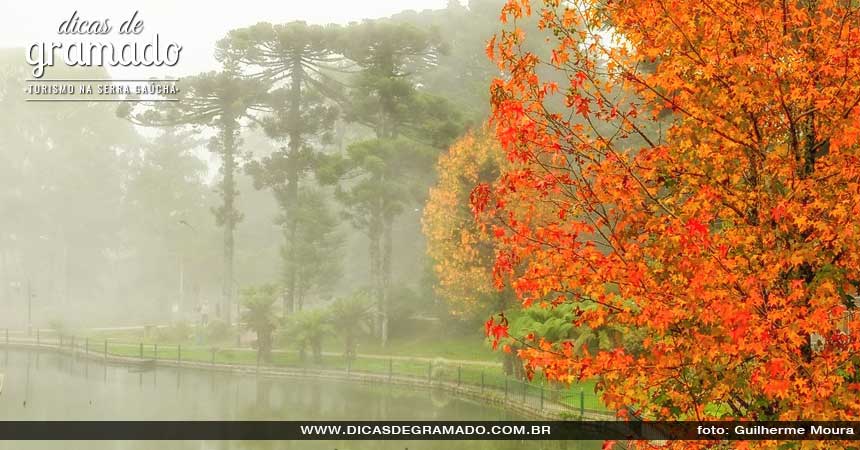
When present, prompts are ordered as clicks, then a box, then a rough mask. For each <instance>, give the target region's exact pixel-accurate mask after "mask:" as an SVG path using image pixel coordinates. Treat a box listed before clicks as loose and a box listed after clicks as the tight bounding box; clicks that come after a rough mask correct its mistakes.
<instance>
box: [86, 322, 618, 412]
mask: <svg viewBox="0 0 860 450" xmlns="http://www.w3.org/2000/svg"><path fill="white" fill-rule="evenodd" d="M77 342H78V343H80V344H81V345H83V342H82V340H78V341H77ZM89 348H90V350H89V351H90V352H91V353H96V354H99V353H103V352H104V341H95V340H94V339H93V338H90V347H89ZM179 351H180V347H179V346H177V345H165V344H155V343H150V344H144V345H143V346H141V345H140V344H139V343H138V344H135V343H130V342H119V341H108V354H110V355H112V356H124V357H134V358H139V357H141V356H142V357H143V358H144V359H156V358H157V359H159V360H170V361H175V360H177V359H178V357H179V356H180V355H179ZM181 352H182V353H181V358H182V359H181V360H182V361H183V362H198V363H201V362H202V363H211V362H214V363H216V364H244V365H255V364H256V363H257V354H256V352H255V351H254V350H251V349H247V350H245V349H227V350H224V349H217V348H215V349H214V350H213V348H212V347H207V346H192V345H183V346H181ZM270 364H271V365H274V366H277V367H295V368H308V369H325V370H342V371H346V370H350V371H354V372H365V373H375V374H382V375H386V374H391V375H393V376H411V377H417V378H422V379H431V380H432V381H434V382H449V383H457V384H462V385H470V386H474V387H478V386H481V387H482V389H487V390H488V391H493V390H494V391H495V395H497V396H499V397H502V396H505V397H507V398H508V399H509V400H512V401H520V399H521V401H523V402H528V403H529V404H532V405H533V406H538V402H540V398H541V396H543V398H544V400H545V401H547V402H554V401H557V402H559V403H562V404H565V405H567V406H568V407H570V408H571V409H572V410H578V409H579V408H580V407H584V408H585V409H589V410H602V411H605V410H606V408H605V407H604V406H603V405H602V404H601V402H600V401H599V399H598V398H597V396H596V395H595V394H594V383H593V382H583V383H580V384H577V385H574V386H570V387H563V386H558V385H553V384H549V383H547V382H546V381H544V380H543V379H542V378H541V377H540V376H536V377H535V380H534V381H533V382H531V383H527V382H522V381H519V380H516V379H513V378H511V377H506V376H505V375H504V373H503V372H502V369H501V368H500V367H475V366H470V365H458V364H455V363H447V364H444V365H441V366H440V364H439V363H438V362H432V361H430V362H428V361H423V360H408V359H406V360H404V359H380V358H362V357H359V358H357V359H355V360H354V361H352V363H351V364H349V367H347V363H346V360H345V359H344V358H342V357H340V356H333V355H324V356H323V357H322V360H321V361H320V362H315V361H312V360H310V355H309V359H308V360H306V361H301V360H300V359H299V355H298V353H296V352H278V351H276V352H274V353H273V354H272V362H271V363H270Z"/></svg>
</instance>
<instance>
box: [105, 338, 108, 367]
mask: <svg viewBox="0 0 860 450" xmlns="http://www.w3.org/2000/svg"><path fill="white" fill-rule="evenodd" d="M107 341H108V340H107V339H105V362H107Z"/></svg>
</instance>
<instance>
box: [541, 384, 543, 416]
mask: <svg viewBox="0 0 860 450" xmlns="http://www.w3.org/2000/svg"><path fill="white" fill-rule="evenodd" d="M540 409H541V411H543V385H540Z"/></svg>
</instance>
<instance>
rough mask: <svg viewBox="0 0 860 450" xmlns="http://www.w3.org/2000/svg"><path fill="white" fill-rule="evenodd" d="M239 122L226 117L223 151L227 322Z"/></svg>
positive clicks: (223, 292) (223, 308) (223, 290)
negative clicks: (236, 135)
mask: <svg viewBox="0 0 860 450" xmlns="http://www.w3.org/2000/svg"><path fill="white" fill-rule="evenodd" d="M236 127H237V124H236V122H235V120H233V119H227V118H225V119H224V129H223V130H222V132H223V133H224V136H223V139H224V142H223V144H224V148H223V149H222V151H223V152H224V154H223V159H224V181H223V185H222V193H221V194H222V196H223V197H224V199H223V200H224V210H223V220H224V279H223V283H222V285H221V297H222V302H221V311H219V312H218V313H219V314H218V315H219V317H221V318H223V319H224V321H225V322H227V324H228V325H229V324H231V320H230V312H231V308H232V304H233V252H234V246H235V243H234V241H233V232H234V230H235V228H236V211H235V200H236V182H235V180H234V173H235V171H236V149H235V146H236V139H235V135H234V133H235V132H236Z"/></svg>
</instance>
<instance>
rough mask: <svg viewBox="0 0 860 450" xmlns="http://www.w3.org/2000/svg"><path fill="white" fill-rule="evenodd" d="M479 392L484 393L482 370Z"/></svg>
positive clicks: (482, 372)
mask: <svg viewBox="0 0 860 450" xmlns="http://www.w3.org/2000/svg"><path fill="white" fill-rule="evenodd" d="M481 393H482V394H483V393H484V371H483V370H482V371H481Z"/></svg>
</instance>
